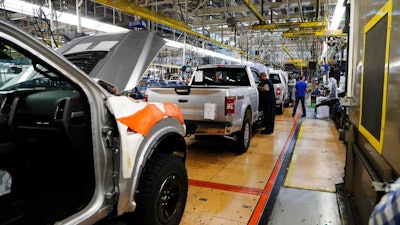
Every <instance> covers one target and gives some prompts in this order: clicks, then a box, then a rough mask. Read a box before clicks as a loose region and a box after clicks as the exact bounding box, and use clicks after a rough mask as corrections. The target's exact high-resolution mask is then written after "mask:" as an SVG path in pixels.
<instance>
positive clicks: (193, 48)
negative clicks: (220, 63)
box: [164, 39, 244, 63]
mask: <svg viewBox="0 0 400 225" xmlns="http://www.w3.org/2000/svg"><path fill="white" fill-rule="evenodd" d="M164 40H165V41H166V43H165V45H166V46H169V47H172V48H179V49H183V48H184V44H182V43H180V42H177V41H172V40H168V39H164ZM186 50H188V51H194V52H197V53H200V54H203V55H206V56H212V57H216V58H220V59H225V60H229V61H232V62H237V63H242V62H244V60H241V59H238V58H235V57H231V56H227V55H224V54H221V53H218V52H214V51H211V50H208V49H203V48H199V47H196V46H193V45H188V44H186Z"/></svg>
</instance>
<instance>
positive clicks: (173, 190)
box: [132, 153, 188, 225]
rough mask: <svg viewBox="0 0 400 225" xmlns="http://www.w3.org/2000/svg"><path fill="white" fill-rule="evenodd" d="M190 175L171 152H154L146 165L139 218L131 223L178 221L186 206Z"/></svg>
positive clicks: (167, 224) (166, 224)
mask: <svg viewBox="0 0 400 225" xmlns="http://www.w3.org/2000/svg"><path fill="white" fill-rule="evenodd" d="M187 192H188V176H187V171H186V168H185V165H184V163H183V162H182V160H181V159H179V158H178V157H176V156H174V155H172V154H166V153H160V154H157V155H155V156H154V157H153V158H152V159H151V160H150V162H149V163H148V164H147V165H146V167H145V169H144V171H143V174H142V176H141V180H140V183H139V193H138V195H137V209H136V210H137V211H136V212H135V214H136V215H135V218H136V220H137V221H134V222H132V224H133V223H134V224H138V223H139V224H146V225H178V224H179V223H180V221H181V218H182V215H183V212H184V210H185V206H186V199H187Z"/></svg>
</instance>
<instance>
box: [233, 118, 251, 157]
mask: <svg viewBox="0 0 400 225" xmlns="http://www.w3.org/2000/svg"><path fill="white" fill-rule="evenodd" d="M251 129H252V128H251V125H250V118H249V117H248V116H245V117H244V119H243V126H242V130H241V131H240V132H239V134H238V138H237V141H236V142H237V151H238V152H240V153H245V152H247V149H248V148H249V146H250V139H251Z"/></svg>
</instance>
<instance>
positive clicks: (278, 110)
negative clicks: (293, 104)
mask: <svg viewBox="0 0 400 225" xmlns="http://www.w3.org/2000/svg"><path fill="white" fill-rule="evenodd" d="M284 108H285V106H284V103H283V102H282V103H281V104H279V105H278V106H277V107H276V114H278V115H282V114H283V110H284Z"/></svg>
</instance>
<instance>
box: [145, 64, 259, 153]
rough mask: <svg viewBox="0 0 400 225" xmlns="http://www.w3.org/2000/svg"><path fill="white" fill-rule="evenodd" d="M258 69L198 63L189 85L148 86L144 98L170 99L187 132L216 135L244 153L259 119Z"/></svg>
mask: <svg viewBox="0 0 400 225" xmlns="http://www.w3.org/2000/svg"><path fill="white" fill-rule="evenodd" d="M258 75H259V71H258V70H257V69H255V68H252V67H250V66H247V65H211V64H210V65H201V66H198V67H197V68H196V69H195V71H194V72H193V75H192V77H191V80H190V82H189V84H188V86H183V87H175V88H174V87H155V88H148V89H147V92H146V98H147V101H154V100H157V101H159V102H171V103H174V104H176V105H178V106H179V107H180V109H181V113H182V115H183V119H184V121H185V124H186V134H187V135H192V134H194V135H196V136H199V135H219V136H224V137H226V138H230V139H232V140H234V141H236V143H237V144H236V147H237V150H238V151H239V152H246V151H247V149H248V147H249V145H250V139H251V133H252V126H253V125H254V124H255V123H257V122H260V121H261V117H262V112H260V110H259V97H258V90H257V84H258Z"/></svg>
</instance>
